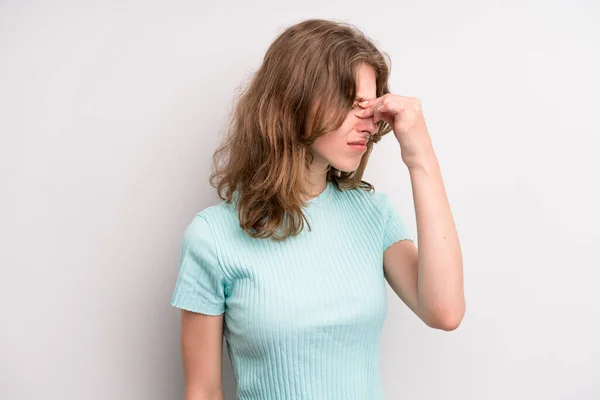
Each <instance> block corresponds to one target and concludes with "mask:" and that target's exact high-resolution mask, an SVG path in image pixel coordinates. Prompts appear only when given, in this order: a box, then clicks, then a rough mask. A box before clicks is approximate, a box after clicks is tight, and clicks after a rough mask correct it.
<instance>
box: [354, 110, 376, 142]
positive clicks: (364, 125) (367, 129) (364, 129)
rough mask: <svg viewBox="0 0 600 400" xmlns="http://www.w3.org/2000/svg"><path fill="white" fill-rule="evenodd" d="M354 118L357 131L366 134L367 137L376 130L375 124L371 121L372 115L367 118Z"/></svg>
mask: <svg viewBox="0 0 600 400" xmlns="http://www.w3.org/2000/svg"><path fill="white" fill-rule="evenodd" d="M356 118H358V121H357V126H356V128H357V129H356V130H357V131H359V132H361V133H362V134H368V135H369V138H370V136H373V135H374V134H375V132H377V124H376V123H375V122H374V121H373V116H370V117H368V118H360V117H356ZM369 138H368V139H369Z"/></svg>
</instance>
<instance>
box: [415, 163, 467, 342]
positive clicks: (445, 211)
mask: <svg viewBox="0 0 600 400" xmlns="http://www.w3.org/2000/svg"><path fill="white" fill-rule="evenodd" d="M409 173H410V178H411V184H412V191H413V198H414V206H415V214H416V220H417V236H418V252H419V266H418V280H417V292H418V302H417V303H418V307H419V312H420V313H421V314H422V315H424V316H425V318H426V319H427V321H428V322H429V324H430V325H432V326H435V327H439V328H441V329H446V330H451V329H454V328H456V326H458V325H459V324H460V321H461V320H462V317H463V315H464V312H465V299H464V289H463V265H462V253H461V248H460V243H459V239H458V234H457V232H456V226H455V224H454V218H453V216H452V212H451V210H450V205H449V203H448V198H447V195H446V190H445V188H444V183H443V180H442V174H441V170H440V167H439V164H438V161H437V158H436V157H435V156H432V157H430V158H429V159H428V161H427V162H424V163H420V164H419V165H418V166H414V167H410V168H409Z"/></svg>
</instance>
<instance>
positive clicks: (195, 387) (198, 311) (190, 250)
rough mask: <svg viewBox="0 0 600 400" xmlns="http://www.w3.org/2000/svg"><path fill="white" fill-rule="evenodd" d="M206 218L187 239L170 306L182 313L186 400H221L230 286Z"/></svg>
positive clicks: (194, 225) (189, 231) (191, 227)
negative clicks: (224, 339)
mask: <svg viewBox="0 0 600 400" xmlns="http://www.w3.org/2000/svg"><path fill="white" fill-rule="evenodd" d="M210 228H211V227H210V226H209V224H208V221H207V219H206V218H205V217H203V216H202V215H200V214H199V215H196V217H195V218H194V219H193V220H192V222H191V223H190V224H189V226H188V227H187V229H186V230H185V233H184V235H183V241H182V245H181V256H180V260H179V275H178V277H177V282H176V284H175V290H174V293H173V298H172V300H171V304H172V305H173V306H175V307H178V308H180V309H181V355H182V360H183V366H184V374H185V381H186V399H188V398H189V399H191V398H194V396H198V395H200V394H201V395H202V396H204V398H207V396H206V395H210V396H208V398H211V399H212V398H222V395H221V394H220V393H221V391H222V381H221V365H222V349H223V320H224V313H225V300H226V293H227V287H228V282H227V280H226V279H225V275H224V274H223V270H222V268H221V264H220V262H219V258H218V256H217V253H218V252H217V247H216V242H217V240H216V238H214V237H213V233H212V231H211V229H210Z"/></svg>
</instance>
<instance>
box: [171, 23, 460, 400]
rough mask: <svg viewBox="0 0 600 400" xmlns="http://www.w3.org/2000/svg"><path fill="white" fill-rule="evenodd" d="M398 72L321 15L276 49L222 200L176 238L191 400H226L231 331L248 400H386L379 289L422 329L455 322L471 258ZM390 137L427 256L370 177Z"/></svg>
mask: <svg viewBox="0 0 600 400" xmlns="http://www.w3.org/2000/svg"><path fill="white" fill-rule="evenodd" d="M386 61H388V62H386ZM389 64H390V63H389V58H386V56H384V53H382V52H380V51H379V50H378V49H377V48H376V46H375V45H374V44H373V43H372V42H371V41H370V40H369V39H368V38H367V37H365V36H364V34H362V33H361V32H360V31H359V30H358V29H356V28H355V27H353V26H352V25H350V24H347V23H340V22H334V21H328V20H318V19H311V20H305V21H303V22H300V23H298V24H296V25H293V26H291V27H289V28H288V29H286V30H285V31H283V32H282V33H281V34H280V35H279V36H278V37H277V38H276V40H275V41H274V42H273V43H272V45H271V46H270V47H269V49H268V50H267V53H266V55H265V57H264V60H263V63H262V65H261V66H260V68H259V69H258V71H257V72H256V74H255V75H254V76H253V79H252V81H251V82H250V84H249V85H248V87H247V88H246V90H245V91H244V93H243V94H242V95H241V97H240V98H239V99H238V101H237V103H236V107H235V109H234V112H233V114H232V118H231V123H230V124H229V126H228V128H229V129H228V136H227V138H226V140H225V142H224V143H223V144H222V146H221V147H220V148H219V149H218V150H217V152H216V153H215V169H214V171H213V173H212V175H211V184H212V185H213V186H214V187H215V188H217V190H218V193H219V196H220V197H221V199H222V200H223V201H222V202H221V203H219V204H218V205H214V206H210V207H207V208H205V209H204V210H202V211H200V212H199V213H198V214H197V215H196V216H195V217H194V218H193V219H192V221H191V223H190V224H189V226H188V228H187V230H186V231H185V234H184V237H183V244H182V251H181V259H180V270H179V276H178V279H177V282H176V285H175V291H174V294H173V299H172V305H173V306H175V307H178V308H181V309H182V311H181V312H182V314H181V345H182V355H183V363H184V371H185V380H186V399H187V400H193V399H222V397H223V392H222V384H221V365H222V359H221V350H222V339H223V336H225V339H226V344H227V350H228V354H229V358H230V360H231V363H232V366H233V371H234V375H235V378H236V380H237V386H238V390H237V398H239V399H345V400H348V399H361V400H366V399H369V400H373V399H383V398H384V392H383V388H382V383H381V378H380V365H379V363H380V343H379V341H380V334H381V329H382V326H383V323H384V319H385V316H386V311H387V303H386V287H385V281H386V280H387V282H388V283H389V285H390V287H391V288H392V289H393V290H394V292H395V293H396V294H397V295H398V296H399V297H400V298H401V299H402V300H403V301H404V302H405V303H406V305H407V306H408V307H409V308H410V309H411V310H412V311H413V312H414V313H415V314H416V315H417V316H418V317H419V318H421V319H422V320H423V321H424V323H425V324H427V325H428V326H430V327H433V328H437V329H443V330H452V329H455V328H456V327H457V326H458V325H459V324H460V321H461V320H462V317H463V314H464V311H465V301H464V295H463V278H462V256H461V250H460V245H459V240H458V237H457V233H456V229H455V226H454V222H453V217H452V214H451V211H450V207H449V204H448V201H447V198H446V193H445V189H444V185H443V183H442V178H441V173H440V169H439V166H438V163H437V159H436V156H435V153H434V151H433V147H432V144H431V142H430V137H429V134H428V131H427V127H426V124H425V121H424V118H423V114H422V112H421V107H420V104H419V101H418V100H417V99H414V98H410V97H404V96H400V95H396V94H391V93H390V91H389V88H388V76H389ZM392 131H393V133H394V135H395V137H396V139H397V140H398V142H399V145H400V149H401V154H400V155H401V157H402V161H403V162H404V163H405V164H406V166H407V167H408V169H409V171H410V178H411V183H412V190H413V197H414V206H415V211H416V215H417V227H418V229H417V230H418V238H419V248H418V250H417V247H416V246H415V244H414V242H413V240H412V238H411V236H410V234H409V232H408V231H407V229H406V227H405V225H404V222H403V220H402V218H401V216H400V215H399V213H398V211H397V210H396V208H395V207H394V205H393V204H392V203H391V201H390V198H389V197H388V196H387V195H386V194H383V193H380V192H375V191H374V187H373V186H372V185H371V184H369V183H367V182H365V181H363V180H362V175H363V171H364V170H365V167H366V165H367V160H368V158H369V155H370V153H371V151H372V149H373V145H374V144H375V143H377V142H378V141H379V140H380V139H381V137H382V136H383V135H385V134H387V133H389V132H392ZM389 174H390V176H392V177H393V175H394V173H393V171H390V172H389Z"/></svg>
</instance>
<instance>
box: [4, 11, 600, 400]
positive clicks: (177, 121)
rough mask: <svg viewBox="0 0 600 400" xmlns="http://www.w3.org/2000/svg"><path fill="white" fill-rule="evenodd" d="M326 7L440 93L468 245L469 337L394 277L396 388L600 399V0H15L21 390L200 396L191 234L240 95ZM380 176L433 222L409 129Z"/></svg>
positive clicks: (8, 130) (10, 243) (445, 162)
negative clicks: (184, 281) (195, 377)
mask: <svg viewBox="0 0 600 400" xmlns="http://www.w3.org/2000/svg"><path fill="white" fill-rule="evenodd" d="M308 17H324V18H335V19H338V20H345V21H348V22H351V23H354V24H356V25H357V26H358V27H359V28H361V29H363V31H365V33H367V35H369V36H370V37H372V38H373V39H374V40H375V41H376V42H377V43H378V44H379V45H380V46H381V47H382V48H383V49H384V50H386V51H387V52H388V53H389V54H390V56H391V57H392V60H393V67H392V79H391V88H392V91H393V92H394V93H397V94H402V95H406V96H414V97H418V98H420V99H421V100H422V102H423V106H424V112H425V116H426V119H427V122H428V125H429V129H430V132H431V136H432V139H433V143H434V146H435V149H436V152H437V155H438V158H439V160H440V163H441V166H442V172H443V176H444V180H445V183H446V187H447V191H448V196H449V199H450V202H451V206H452V209H453V212H454V216H455V220H456V223H457V226H458V230H459V236H460V239H461V243H462V246H463V254H464V268H465V290H466V296H467V314H466V316H465V319H464V321H463V323H462V325H461V326H460V328H459V329H458V330H456V331H453V332H442V331H436V330H432V329H430V328H427V327H426V326H425V325H424V324H423V323H422V322H421V321H420V320H418V319H417V317H416V316H414V315H412V314H411V312H410V311H409V310H408V308H407V307H406V306H405V305H404V304H403V303H402V302H401V301H400V300H399V299H398V298H397V297H396V296H395V295H394V294H393V292H392V291H391V289H390V288H389V287H388V291H389V314H388V318H387V320H386V326H385V330H384V333H383V338H382V340H383V352H382V360H381V362H382V366H383V379H384V384H385V389H386V392H387V394H388V398H389V399H457V400H458V399H473V400H481V399H546V400H550V399H599V398H600V344H599V343H598V341H599V340H598V338H600V323H599V317H600V310H599V308H600V307H599V304H600V283H599V282H600V272H599V270H600V268H599V267H600V262H599V257H598V242H599V240H600V233H599V232H598V223H599V222H600V221H599V212H598V209H597V207H598V205H599V203H600V195H599V193H598V185H599V183H598V182H599V178H598V172H599V171H600V161H599V160H598V146H599V145H600V139H599V138H600V136H599V133H600V123H599V122H598V116H599V114H600V113H599V108H600V101H599V97H598V93H599V92H600V80H599V77H598V71H600V56H599V52H600V23H599V21H600V6H599V5H598V3H597V2H593V1H591V0H590V1H566V0H565V1H561V2H558V1H518V2H517V1H502V2H501V1H475V0H473V1H453V2H445V1H419V2H416V1H410V2H409V1H377V2H373V3H369V2H365V1H363V2H357V1H344V2H342V1H329V2H324V1H303V2H301V4H300V3H298V4H287V3H286V4H284V3H281V2H275V1H272V2H264V1H262V2H258V1H252V2H242V1H238V2H235V3H232V2H219V3H218V4H213V3H202V2H191V1H190V2H173V1H142V0H137V1H127V2H122V1H109V0H105V1H102V2H97V3H85V2H80V1H58V2H52V3H51V2H32V1H3V2H1V3H0V54H1V62H0V113H1V118H0V132H1V142H0V167H1V169H0V170H1V176H0V178H1V186H0V188H1V189H0V190H1V191H2V192H1V193H0V195H1V196H0V201H1V204H0V217H1V224H0V240H1V242H0V243H1V252H0V266H1V270H0V273H1V275H0V316H1V327H0V399H2V400H30V399H111V400H117V399H147V400H159V399H161V400H162V399H177V398H182V395H183V375H182V369H181V360H180V353H179V336H178V335H179V313H178V311H177V310H176V309H174V308H172V307H171V306H170V304H169V302H170V299H171V294H172V290H173V288H174V283H175V278H176V274H177V268H178V265H177V263H178V257H179V249H180V244H181V243H180V240H181V237H182V233H183V229H184V228H185V226H186V225H187V224H188V223H189V221H190V220H191V218H192V216H193V215H194V214H195V213H196V212H198V211H200V210H201V209H202V208H204V207H206V206H209V205H212V204H215V203H216V202H217V201H218V200H217V197H216V195H215V193H214V192H213V191H212V190H211V188H210V186H209V184H208V181H207V178H208V170H209V167H210V161H211V156H212V152H213V150H214V149H215V147H216V146H217V143H218V142H219V140H220V138H221V134H222V128H223V125H224V122H225V118H226V115H227V112H228V110H229V107H230V105H231V101H232V99H233V97H234V94H235V93H236V90H238V88H239V87H240V86H241V85H242V84H243V82H244V81H245V80H246V79H247V78H248V77H249V76H250V74H251V73H252V72H254V70H255V69H256V68H257V67H258V65H259V64H260V61H261V59H262V56H263V54H264V52H265V50H266V49H267V47H268V46H269V44H270V43H271V41H272V40H273V39H274V38H275V36H276V35H277V34H278V33H279V32H280V31H281V30H282V29H284V28H285V27H286V26H288V25H290V24H292V23H295V22H299V21H300V20H302V19H304V18H308ZM365 179H367V180H368V181H370V182H372V183H373V184H375V186H376V187H377V189H378V190H380V191H385V192H388V193H390V194H391V196H392V198H393V200H394V202H395V204H396V205H397V207H398V209H399V210H400V211H401V213H402V214H403V215H404V216H405V219H406V223H407V225H408V227H409V229H410V230H411V231H412V232H413V233H415V232H416V224H415V219H414V217H415V215H414V207H413V204H412V193H411V191H410V180H409V176H408V173H407V170H406V167H405V166H404V164H403V163H402V160H401V158H400V152H399V147H398V144H397V142H396V140H395V138H394V137H393V136H392V134H390V136H388V137H386V138H385V139H384V140H383V141H382V142H381V144H380V145H379V146H377V147H376V149H375V152H374V154H373V156H372V158H371V161H370V165H369V167H368V169H367V173H366V176H365ZM224 354H225V353H224ZM224 380H225V390H226V398H227V399H233V398H234V395H233V393H234V390H235V384H234V382H233V377H232V372H231V366H230V364H229V361H228V360H227V359H226V361H225V363H224Z"/></svg>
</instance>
